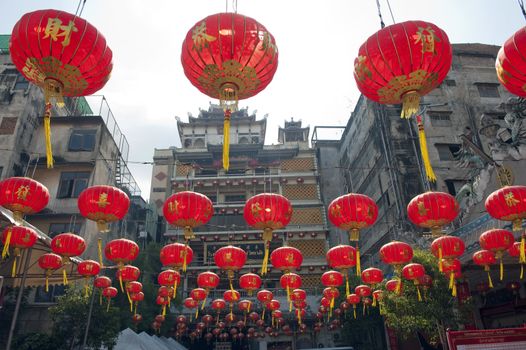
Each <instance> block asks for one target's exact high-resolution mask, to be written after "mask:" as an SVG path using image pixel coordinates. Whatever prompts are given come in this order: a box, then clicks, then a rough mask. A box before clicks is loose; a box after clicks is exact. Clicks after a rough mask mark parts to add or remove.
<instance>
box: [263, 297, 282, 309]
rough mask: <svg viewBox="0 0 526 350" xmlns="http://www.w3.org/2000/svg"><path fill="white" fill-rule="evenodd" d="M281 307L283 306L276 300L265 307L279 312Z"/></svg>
mask: <svg viewBox="0 0 526 350" xmlns="http://www.w3.org/2000/svg"><path fill="white" fill-rule="evenodd" d="M280 306H281V304H280V302H279V300H276V299H272V300H271V301H269V302H268V303H267V304H265V307H266V308H267V309H268V310H270V311H274V310H278V309H279V308H280Z"/></svg>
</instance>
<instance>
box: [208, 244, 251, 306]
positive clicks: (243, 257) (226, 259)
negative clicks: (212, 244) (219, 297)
mask: <svg viewBox="0 0 526 350" xmlns="http://www.w3.org/2000/svg"><path fill="white" fill-rule="evenodd" d="M214 261H215V263H216V265H217V267H219V268H220V269H221V270H225V271H227V276H228V281H229V282H230V289H231V290H232V291H233V289H234V288H233V287H232V280H233V278H234V272H235V271H238V270H240V269H241V268H242V267H243V266H244V265H245V262H246V261H247V253H246V252H245V251H244V250H243V249H241V248H238V247H234V246H233V245H228V246H226V247H221V248H219V249H218V250H216V252H215V253H214ZM225 300H226V299H225Z"/></svg>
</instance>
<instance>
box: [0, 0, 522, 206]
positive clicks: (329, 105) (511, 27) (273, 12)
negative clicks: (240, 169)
mask: <svg viewBox="0 0 526 350" xmlns="http://www.w3.org/2000/svg"><path fill="white" fill-rule="evenodd" d="M380 3H381V5H382V13H383V17H384V21H385V23H386V25H389V24H392V20H391V16H390V14H389V10H388V8H387V4H386V2H385V0H380ZM77 4H78V2H77V1H71V0H69V1H68V0H48V1H38V0H32V1H31V0H16V1H13V0H0V33H2V34H9V33H11V30H12V27H13V25H14V24H15V23H16V21H17V20H18V19H19V18H20V17H21V16H22V15H23V14H24V13H25V12H29V11H34V10H37V9H43V8H55V9H59V10H63V11H67V12H72V13H74V12H75V10H76V8H77ZM225 5H226V2H225V1H223V0H187V1H180V0H142V1H141V0H126V1H124V0H87V1H86V6H85V9H84V12H83V14H82V17H83V18H85V19H87V20H88V21H89V22H90V23H91V24H93V25H95V26H96V27H97V28H98V30H99V31H100V32H101V33H102V34H103V35H104V36H105V37H106V39H107V41H108V44H109V46H110V48H111V49H112V50H113V54H114V58H113V63H114V70H113V74H112V77H111V79H110V81H109V82H108V84H107V85H106V86H105V87H104V88H103V89H102V90H101V91H100V93H101V94H104V95H105V96H106V98H107V100H108V102H109V104H110V107H111V109H112V110H113V113H114V115H115V117H116V119H117V122H118V123H119V126H120V128H121V130H123V132H124V133H125V135H126V136H127V138H128V141H129V143H130V156H129V160H130V161H151V160H152V156H153V152H154V148H167V147H169V146H179V145H180V142H179V140H178V136H177V128H176V122H175V119H174V117H175V116H179V117H181V118H182V119H183V120H187V113H188V112H191V113H193V114H194V115H197V113H198V108H199V107H201V108H207V107H208V104H209V102H210V101H212V100H211V99H210V98H209V97H207V96H205V95H203V94H201V93H200V92H199V91H198V90H197V89H196V88H195V87H194V86H192V85H191V84H190V83H189V82H188V80H187V79H186V77H185V76H184V73H183V70H182V67H181V63H180V50H181V44H182V41H183V39H184V37H185V35H186V33H187V31H188V30H189V29H190V28H191V27H192V26H193V25H194V24H195V23H196V22H198V21H199V20H201V19H202V18H205V17H206V16H208V15H211V14H214V13H218V12H222V11H225ZM391 7H392V10H393V14H394V17H395V20H396V21H397V22H401V21H405V20H426V21H430V22H433V23H435V24H436V25H438V26H439V27H441V28H442V29H444V30H445V31H446V33H447V34H448V36H449V39H450V41H451V42H452V43H475V42H477V43H484V44H495V45H499V46H500V45H502V43H503V42H504V41H505V40H506V39H507V38H508V37H509V36H511V35H512V34H513V33H514V32H515V31H517V30H518V29H519V28H520V27H521V26H524V23H525V20H524V18H523V17H522V14H521V12H520V9H519V7H518V5H517V1H516V0H440V1H439V0H435V1H432V0H391ZM238 13H240V14H244V15H247V16H250V17H252V18H254V19H256V20H257V21H258V22H260V23H261V24H263V25H264V26H265V27H266V28H267V29H268V30H269V31H270V32H271V33H272V34H273V35H274V37H275V39H276V43H277V46H278V48H279V66H278V70H277V72H276V75H275V76H274V80H273V81H272V82H271V83H270V84H269V86H268V87H267V88H266V89H265V90H263V91H262V92H261V93H260V94H259V95H257V96H256V97H254V98H251V99H248V100H244V101H241V102H240V107H245V106H248V107H249V112H251V111H253V110H257V111H258V112H257V115H258V116H259V117H261V118H262V117H263V115H264V114H267V113H268V114H269V119H268V126H267V140H266V143H268V144H271V143H275V142H277V128H278V125H283V121H284V120H285V119H290V118H291V117H294V119H301V120H302V121H303V122H304V124H306V125H310V126H311V131H312V127H314V126H315V125H345V124H346V123H347V120H348V117H349V115H350V113H351V111H352V110H353V108H354V105H355V103H356V101H357V98H358V90H357V89H356V86H355V83H354V78H353V76H352V67H353V61H354V57H355V55H356V53H357V52H358V48H359V46H360V45H361V44H362V43H363V42H364V41H365V40H366V39H367V38H368V37H369V36H370V35H371V34H373V33H374V32H376V31H377V30H378V29H379V28H380V25H379V19H378V16H377V8H376V0H325V1H312V0H265V1H263V0H239V1H238ZM213 102H216V101H213ZM129 167H130V169H131V170H132V173H133V175H134V176H135V178H136V180H137V181H138V183H139V185H140V187H141V189H142V192H143V197H145V198H147V197H148V195H149V191H150V177H151V166H150V165H135V164H130V165H129Z"/></svg>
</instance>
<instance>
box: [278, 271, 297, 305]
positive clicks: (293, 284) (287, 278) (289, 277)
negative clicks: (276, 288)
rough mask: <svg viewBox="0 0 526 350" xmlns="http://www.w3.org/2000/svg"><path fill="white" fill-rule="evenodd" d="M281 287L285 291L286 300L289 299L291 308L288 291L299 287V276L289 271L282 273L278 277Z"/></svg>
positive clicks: (290, 302) (290, 303)
mask: <svg viewBox="0 0 526 350" xmlns="http://www.w3.org/2000/svg"><path fill="white" fill-rule="evenodd" d="M279 283H280V285H281V288H283V289H285V290H286V291H287V300H288V301H289V305H290V307H289V309H290V310H292V298H291V294H290V292H291V291H292V290H294V289H297V288H300V287H301V277H300V276H299V275H297V274H295V273H292V272H289V273H287V274H284V275H283V276H281V278H280V279H279Z"/></svg>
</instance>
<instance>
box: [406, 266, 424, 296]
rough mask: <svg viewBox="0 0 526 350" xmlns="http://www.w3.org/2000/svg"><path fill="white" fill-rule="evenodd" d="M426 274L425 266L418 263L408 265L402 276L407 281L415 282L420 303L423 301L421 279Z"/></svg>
mask: <svg viewBox="0 0 526 350" xmlns="http://www.w3.org/2000/svg"><path fill="white" fill-rule="evenodd" d="M425 274H426V270H425V268H424V266H423V265H422V264H418V263H412V264H407V265H406V266H404V268H403V269H402V276H404V278H405V279H406V280H410V281H413V283H414V285H415V286H416V292H417V295H418V301H422V295H421V294H420V288H419V284H420V282H419V278H421V277H422V276H424V275H425Z"/></svg>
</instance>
